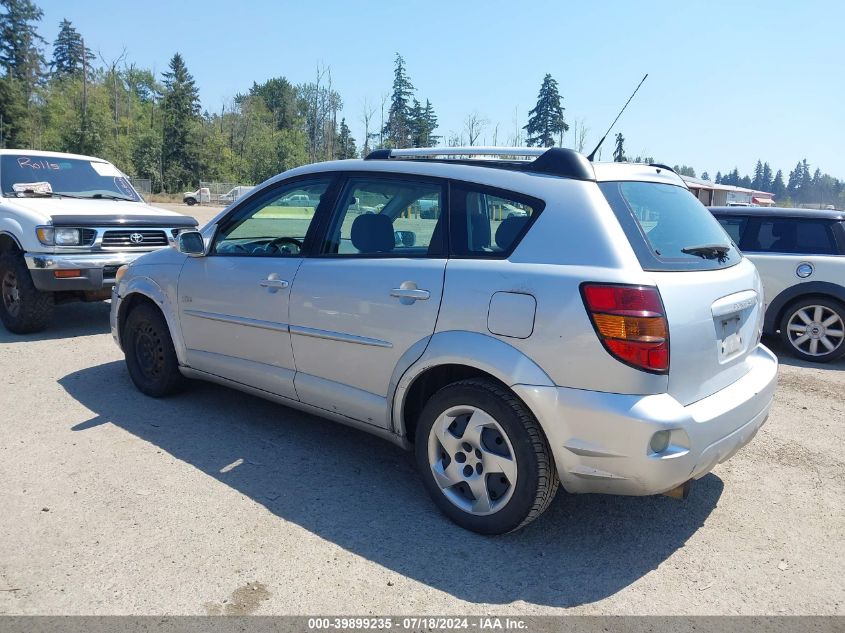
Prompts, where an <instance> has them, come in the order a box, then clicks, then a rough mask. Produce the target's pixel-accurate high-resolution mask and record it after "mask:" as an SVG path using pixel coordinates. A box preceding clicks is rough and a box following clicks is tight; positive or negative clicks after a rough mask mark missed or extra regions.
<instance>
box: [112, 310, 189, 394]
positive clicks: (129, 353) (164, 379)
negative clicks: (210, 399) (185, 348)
mask: <svg viewBox="0 0 845 633" xmlns="http://www.w3.org/2000/svg"><path fill="white" fill-rule="evenodd" d="M121 340H122V342H123V349H124V350H125V353H126V367H127V369H128V370H129V376H130V377H131V378H132V382H133V383H135V386H136V387H137V388H138V390H139V391H141V392H143V393H145V394H147V395H148V396H152V397H154V398H161V397H163V396H169V395H171V394H174V393H177V392H179V391H181V390H182V389H184V387H185V385H186V383H187V380H186V379H185V377H184V376H183V375H182V373H181V372H180V371H179V361H178V360H177V358H176V350H175V348H174V347H173V340H172V339H171V338H170V329H169V328H168V327H167V321H165V319H164V315H163V314H162V313H161V311H159V309H158V308H156V307H154V306H152V305H150V304H149V303H142V304H141V305H139V306H137V307H134V308H132V311H131V312H130V313H129V315H128V316H127V317H126V324H125V325H124V328H123V336H122V337H121Z"/></svg>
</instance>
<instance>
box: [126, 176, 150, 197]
mask: <svg viewBox="0 0 845 633" xmlns="http://www.w3.org/2000/svg"><path fill="white" fill-rule="evenodd" d="M129 182H130V183H131V184H132V187H133V188H134V189H135V191H137V192H138V193H140V194H141V195H142V196H144V197H145V198H146V197H148V196H149V195H150V194H151V193H152V192H153V181H152V180H150V179H149V178H132V177H130V178H129Z"/></svg>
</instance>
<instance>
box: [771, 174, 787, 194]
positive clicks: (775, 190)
mask: <svg viewBox="0 0 845 633" xmlns="http://www.w3.org/2000/svg"><path fill="white" fill-rule="evenodd" d="M771 192H772V194H773V195H774V197H775V200H777V199H779V198H783V197H784V196H785V195H786V185H784V184H783V172H782V171H781V170H780V169H778V173H776V174H775V179H774V180H773V181H772V187H771Z"/></svg>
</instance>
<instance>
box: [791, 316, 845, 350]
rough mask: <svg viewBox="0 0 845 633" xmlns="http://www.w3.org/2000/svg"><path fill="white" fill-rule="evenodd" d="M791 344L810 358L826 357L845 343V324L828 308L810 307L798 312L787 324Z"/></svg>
mask: <svg viewBox="0 0 845 633" xmlns="http://www.w3.org/2000/svg"><path fill="white" fill-rule="evenodd" d="M787 331H788V334H789V342H790V343H791V344H792V346H793V347H795V349H797V350H798V351H800V352H803V353H804V354H807V355H808V356H824V355H826V354H830V353H831V352H833V351H835V350H837V349H839V348H840V347H841V346H842V342H843V341H845V323H843V322H842V317H840V316H839V315H838V314H837V313H836V312H835V311H834V310H831V309H830V308H828V307H827V306H821V305H810V306H804V307H802V308H799V309H798V310H796V311H795V312H794V313H793V314H792V316H791V317H789V322H788V323H787Z"/></svg>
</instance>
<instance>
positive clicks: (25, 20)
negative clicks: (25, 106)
mask: <svg viewBox="0 0 845 633" xmlns="http://www.w3.org/2000/svg"><path fill="white" fill-rule="evenodd" d="M0 7H2V8H3V9H5V13H3V14H2V15H0V69H2V70H3V71H4V72H5V74H6V76H8V77H11V78H12V79H14V80H16V81H19V82H21V86H22V88H23V90H24V97H25V101H27V102H28V101H29V98H30V96H31V94H32V91H33V90H34V89H35V85H36V84H37V83H38V81H39V80H40V78H41V76H42V74H43V66H44V57H43V56H42V54H41V50H40V49H39V46H40V45H41V44H42V43H43V42H44V39H43V38H42V37H41V36H40V35H38V32H37V31H36V30H35V23H36V22H38V21H40V20H41V17H42V16H43V15H44V13H43V11H41V9H39V8H38V7H37V6H36V5H35V4H33V3H32V2H31V0H0Z"/></svg>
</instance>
